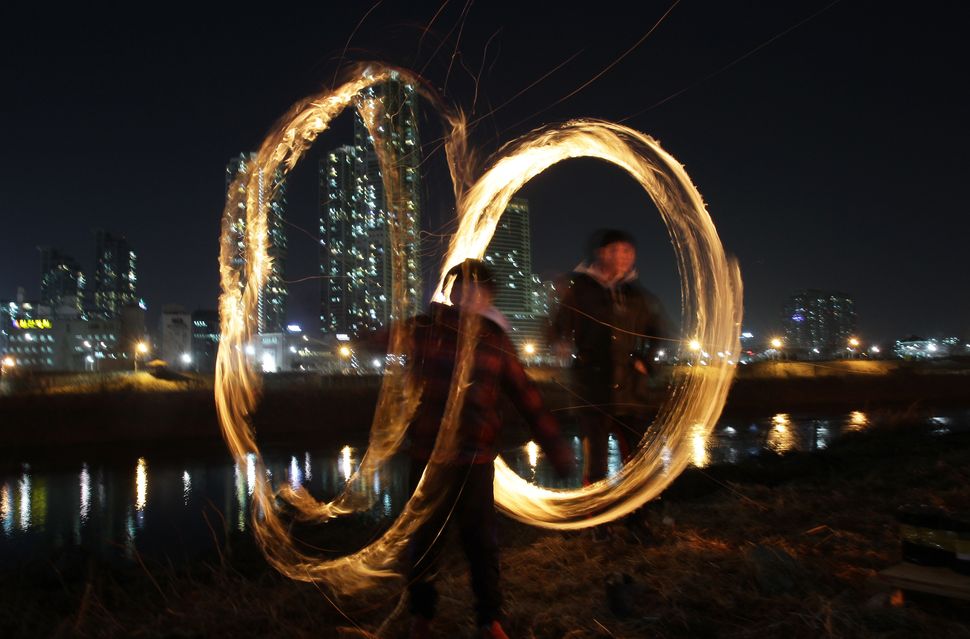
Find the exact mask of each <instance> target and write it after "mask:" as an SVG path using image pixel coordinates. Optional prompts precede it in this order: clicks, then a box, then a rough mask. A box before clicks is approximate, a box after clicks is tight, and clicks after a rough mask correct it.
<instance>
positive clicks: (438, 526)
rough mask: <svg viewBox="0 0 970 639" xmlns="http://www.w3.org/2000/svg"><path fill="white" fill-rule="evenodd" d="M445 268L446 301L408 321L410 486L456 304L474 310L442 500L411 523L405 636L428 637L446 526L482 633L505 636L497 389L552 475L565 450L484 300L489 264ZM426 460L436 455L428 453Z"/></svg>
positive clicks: (488, 292)
mask: <svg viewBox="0 0 970 639" xmlns="http://www.w3.org/2000/svg"><path fill="white" fill-rule="evenodd" d="M449 276H454V277H455V283H454V285H453V287H452V291H451V300H452V302H453V304H454V305H453V306H447V305H445V304H437V303H432V304H431V307H430V309H429V312H428V313H427V314H426V315H422V316H419V317H417V318H415V319H414V320H413V326H412V328H413V339H414V342H413V344H414V373H415V374H416V375H417V376H418V377H417V379H418V380H419V381H420V382H421V383H423V387H424V390H423V393H422V397H421V403H420V405H419V407H418V410H417V413H416V415H415V417H414V419H413V420H412V422H411V425H410V426H409V428H408V436H409V440H410V452H411V457H412V470H411V482H412V484H411V485H412V489H413V488H414V486H415V485H416V484H417V481H418V479H419V478H420V477H421V473H422V472H423V470H424V467H425V465H426V464H427V463H428V462H429V460H431V458H432V457H431V456H432V451H433V449H434V446H435V440H436V438H437V436H438V430H439V427H440V424H441V421H442V417H443V415H444V412H445V405H446V403H447V399H448V394H449V391H450V389H451V386H452V383H453V382H452V373H453V372H454V369H455V359H456V352H457V351H458V348H459V346H460V342H459V329H460V326H461V320H462V314H461V311H464V312H465V313H474V314H476V315H477V318H476V321H475V324H477V335H476V336H475V339H476V346H475V350H474V355H473V358H472V363H471V370H470V373H469V377H468V381H469V382H470V386H469V387H468V389H467V391H466V394H465V400H464V405H463V408H462V411H461V414H460V418H459V420H458V438H457V446H456V448H457V449H456V450H455V451H454V452H453V455H452V457H451V458H450V459H447V460H444V461H443V464H444V466H445V467H446V472H447V473H448V475H447V476H448V477H449V479H450V481H447V482H444V484H445V485H440V486H436V487H435V489H436V490H441V491H443V492H444V493H445V494H444V495H443V502H442V503H441V504H440V505H439V507H438V508H437V509H436V510H435V513H434V514H433V515H432V516H431V517H430V518H429V520H428V521H427V522H425V523H424V524H423V525H422V526H421V527H420V528H419V529H418V530H417V531H416V533H415V534H414V535H413V537H412V539H411V542H410V544H409V548H408V562H409V570H408V575H407V576H408V584H409V586H408V589H409V593H410V610H411V613H412V614H413V615H414V623H413V625H412V637H420V636H427V632H428V627H429V625H430V621H431V619H432V617H433V616H434V613H435V607H436V603H437V592H436V589H435V585H434V573H435V570H436V565H437V563H438V560H439V557H440V555H441V551H442V548H443V543H442V542H443V540H444V534H443V532H444V529H445V528H446V526H447V525H454V526H456V527H457V528H458V532H459V536H460V538H461V545H462V548H463V550H464V553H465V556H466V558H467V559H468V562H469V568H470V573H471V583H472V590H473V591H474V594H475V600H476V616H477V621H478V624H479V626H480V628H481V636H483V637H505V636H506V635H505V633H504V632H503V631H502V628H501V625H500V623H499V613H500V608H501V604H502V598H501V591H500V589H499V562H498V541H497V537H496V521H495V518H496V515H495V505H494V495H493V489H492V483H493V480H494V476H495V470H494V465H493V462H494V461H495V457H496V454H497V452H496V449H495V445H496V439H497V437H498V435H499V433H500V431H501V430H502V420H501V418H500V416H499V413H498V410H497V404H498V400H499V396H500V394H502V393H504V394H505V395H507V396H508V398H509V399H511V401H512V403H513V404H514V405H515V407H516V409H517V410H518V411H519V412H520V413H521V414H522V416H523V417H524V418H525V419H526V421H527V422H528V424H529V425H530V427H531V429H532V432H533V435H534V437H535V439H536V440H537V441H538V443H539V444H540V445H541V446H542V448H543V450H544V451H545V452H546V455H547V456H548V458H549V460H550V462H551V463H552V464H553V466H554V468H555V469H556V471H557V472H558V473H559V474H560V475H563V476H565V475H568V474H569V473H570V471H571V469H572V467H573V464H574V460H573V453H572V449H571V447H570V446H568V445H567V443H566V442H565V440H563V439H562V438H561V437H560V434H559V425H558V423H557V422H556V420H555V418H554V417H553V416H552V414H551V413H550V412H549V411H548V410H547V409H546V408H545V405H544V403H543V401H542V397H541V396H540V394H539V392H538V390H537V389H536V387H535V385H534V384H533V383H532V382H531V380H529V378H528V377H527V375H526V373H525V370H524V369H523V367H522V364H521V363H520V362H519V360H518V357H517V356H516V354H515V353H516V351H515V347H514V346H513V345H512V342H511V341H510V340H509V337H508V335H507V334H506V320H505V318H504V317H503V316H502V315H501V313H500V312H499V311H497V310H496V309H495V308H494V307H493V306H492V298H493V296H494V286H495V284H494V281H493V277H492V274H491V272H490V271H489V269H488V268H487V267H486V266H485V265H484V264H482V263H481V262H479V261H477V260H466V261H465V262H463V263H462V264H460V265H458V266H456V267H454V268H453V269H451V271H449ZM434 461H435V462H437V461H439V460H438V459H437V457H435V459H434Z"/></svg>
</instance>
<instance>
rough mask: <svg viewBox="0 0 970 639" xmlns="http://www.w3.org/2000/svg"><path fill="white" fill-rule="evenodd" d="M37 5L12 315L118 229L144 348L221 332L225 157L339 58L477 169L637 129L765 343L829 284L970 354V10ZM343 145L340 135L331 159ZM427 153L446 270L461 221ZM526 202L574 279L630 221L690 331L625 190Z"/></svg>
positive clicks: (554, 268)
mask: <svg viewBox="0 0 970 639" xmlns="http://www.w3.org/2000/svg"><path fill="white" fill-rule="evenodd" d="M16 4H18V5H25V4H27V3H16ZM338 4H339V5H340V6H339V7H338V8H336V9H332V7H334V6H338ZM629 4H630V5H631V6H633V5H634V3H629ZM37 6H38V7H39V8H37V9H27V8H24V7H23V6H19V7H17V8H14V9H11V8H9V7H8V8H5V9H4V16H3V19H2V26H0V34H2V37H0V51H2V56H0V78H2V84H3V94H2V100H0V113H2V120H0V125H2V129H0V130H2V146H0V216H2V221H3V230H2V231H0V266H2V268H0V299H9V298H12V297H13V296H14V294H15V291H16V287H17V286H24V287H25V288H26V289H27V293H28V296H29V297H36V296H37V295H38V294H39V280H40V274H39V271H40V258H39V254H38V252H37V248H36V247H37V246H38V245H44V244H47V245H52V246H55V247H58V248H61V249H62V250H64V251H66V252H67V253H69V254H71V255H73V256H74V257H75V258H77V259H78V260H80V261H81V263H82V266H83V267H84V269H85V271H86V273H87V274H88V275H89V277H90V274H91V273H92V272H93V259H94V233H93V230H94V229H95V228H99V227H101V228H105V229H108V230H110V231H113V232H116V233H121V234H124V235H126V236H127V237H128V239H129V240H130V242H131V244H132V246H133V247H134V249H135V250H136V252H137V253H138V256H139V273H138V274H139V280H140V281H139V284H140V291H139V293H140V295H141V296H142V297H144V298H145V300H146V302H147V303H148V305H149V308H150V310H151V314H150V316H149V319H150V322H151V324H150V327H151V328H154V327H155V326H156V323H155V322H156V321H157V319H156V318H157V313H158V311H159V310H160V308H161V306H162V305H164V304H169V303H177V304H181V305H183V306H185V307H187V308H189V309H190V310H192V309H196V308H211V309H214V308H215V307H216V298H217V296H218V274H217V264H216V257H217V253H218V232H219V219H220V215H221V211H222V206H223V200H224V195H225V167H226V163H227V161H228V160H229V158H230V157H231V156H233V155H235V154H237V153H239V152H241V151H245V150H250V149H255V148H256V147H258V146H259V143H260V141H261V139H262V137H263V135H264V134H265V133H266V132H267V130H268V129H269V128H270V126H271V125H272V124H273V122H274V121H275V120H276V119H277V118H278V117H279V116H280V115H282V114H283V113H284V112H285V110H286V109H287V108H288V107H289V106H290V105H291V104H292V103H293V102H295V101H296V100H298V99H300V98H302V97H304V96H306V95H308V94H311V93H315V92H317V91H319V90H321V88H324V87H328V86H330V84H331V82H332V80H333V78H334V75H335V72H336V71H338V69H339V68H340V67H341V64H342V63H343V64H346V63H347V62H353V61H360V60H368V59H382V60H384V61H387V62H390V63H393V64H397V65H401V66H406V67H410V68H414V69H417V70H421V69H424V74H425V76H426V77H427V78H429V80H431V81H432V82H433V83H434V84H435V85H436V86H437V87H438V88H439V89H442V90H443V91H444V93H445V95H446V96H447V98H448V99H449V100H451V101H452V102H453V103H455V104H458V105H459V106H461V107H463V108H464V109H465V110H466V111H468V112H469V113H472V114H473V116H474V117H479V116H486V117H484V118H483V119H482V120H481V122H480V123H479V124H478V125H477V127H476V128H475V130H474V131H473V134H472V139H473V142H474V143H475V144H476V145H477V146H478V147H479V148H480V149H481V150H482V151H483V153H486V154H487V153H490V152H492V151H494V150H495V149H497V148H498V146H499V145H500V144H502V143H504V142H507V141H509V140H511V139H513V138H514V137H515V136H517V135H521V134H523V133H525V132H527V131H528V130H530V129H532V128H534V127H537V126H540V125H543V124H545V123H550V122H555V121H559V120H565V119H569V118H574V117H599V118H605V119H610V120H622V119H625V118H626V120H625V122H626V124H628V125H630V126H633V127H634V128H637V129H639V130H641V131H644V132H646V133H648V134H650V135H652V136H654V137H656V138H657V139H659V140H660V141H661V143H662V144H663V146H664V148H665V149H667V150H668V151H669V152H671V153H672V154H673V155H674V156H675V157H676V158H678V159H679V160H680V161H681V162H682V163H684V164H685V166H686V168H687V171H688V173H689V174H690V175H691V177H692V179H693V180H694V183H695V184H696V185H697V187H698V189H699V190H700V192H701V193H702V194H703V195H704V197H705V200H706V201H707V203H708V207H709V210H710V212H711V214H712V216H713V217H714V220H715V223H716V224H717V226H718V229H719V232H720V234H721V238H722V241H723V242H724V245H725V247H726V249H727V250H728V251H729V252H730V253H733V254H734V255H736V256H737V258H738V259H739V261H740V264H741V269H742V276H743V278H744V284H745V326H746V328H747V329H748V330H752V331H754V332H756V333H761V334H766V333H770V332H774V331H777V330H778V329H779V327H780V313H781V307H782V305H783V304H784V302H785V299H786V297H787V296H789V295H791V294H792V293H793V292H795V291H796V290H799V289H803V288H823V289H834V290H840V291H844V292H845V293H848V294H849V295H850V296H852V297H853V298H855V300H856V303H857V311H858V315H859V332H860V334H861V335H862V336H863V337H864V338H865V339H878V340H882V339H889V338H896V337H901V336H904V335H909V334H914V333H915V334H918V335H921V336H926V337H930V336H945V335H968V334H970V295H968V290H970V268H968V266H967V254H968V252H970V216H968V215H967V213H968V211H967V204H966V197H965V195H964V193H963V189H964V185H965V184H966V175H967V169H968V168H970V167H968V161H967V149H968V148H970V134H968V131H970V127H968V124H967V116H968V109H967V104H968V97H970V95H968V93H970V90H968V81H967V78H968V77H970V73H968V60H970V56H968V55H967V51H966V44H965V38H966V36H965V29H966V26H965V25H966V24H967V20H968V18H970V12H968V10H967V9H966V8H964V7H965V3H960V2H956V1H954V2H930V3H919V4H909V5H904V4H902V3H884V2H877V1H872V2H860V1H854V0H842V1H841V2H834V3H831V2H829V1H828V0H826V1H822V0H813V1H810V2H776V1H766V2H731V3H727V2H700V1H696V0H695V1H693V2H692V1H690V0H684V1H683V2H680V3H678V4H675V6H673V8H672V9H671V3H670V2H642V3H636V4H635V6H637V7H638V8H637V9H636V10H635V11H634V12H631V11H630V10H629V8H628V7H627V3H611V2H605V1H598V2H592V3H583V5H582V6H584V7H586V8H585V9H583V10H581V9H578V8H577V9H574V8H566V9H562V8H560V7H561V6H562V3H538V2H536V3H527V2H514V3H499V2H482V1H480V2H478V3H471V2H469V3H467V4H466V3H465V2H462V1H460V0H452V1H451V2H445V4H444V5H442V4H440V3H418V2H397V3H391V2H384V3H377V4H376V5H372V4H370V3H360V4H358V3H355V2H345V3H342V4H340V3H331V2H317V3H310V4H308V6H307V7H300V6H296V7H290V8H284V5H283V4H282V3H277V4H264V5H260V8H259V9H258V10H256V9H252V8H245V7H243V6H242V5H241V4H239V3H228V4H225V5H224V6H222V7H220V8H216V7H212V8H205V9H200V8H199V7H198V6H193V7H192V8H191V9H189V8H186V9H184V10H174V9H170V8H169V7H168V5H162V4H159V5H157V8H156V9H154V10H153V11H152V12H150V13H148V14H147V15H146V13H145V11H146V10H145V8H138V9H135V8H133V6H132V5H119V6H117V7H114V8H108V7H105V8H100V7H99V8H97V9H89V8H84V9H82V8H80V7H73V8H68V9H66V10H65V9H56V10H55V9H54V8H53V6H52V5H51V6H49V5H43V4H39V5H37ZM890 6H892V7H897V6H898V7H901V8H892V9H890V8H889V7H890ZM902 7H906V8H902ZM439 9H440V12H439ZM668 9H670V12H669V15H668V16H667V17H666V19H665V20H663V21H662V23H661V24H660V25H659V26H657V28H656V29H655V30H654V32H653V33H652V34H651V35H650V36H649V37H647V38H646V39H645V40H644V41H643V42H642V43H641V44H640V45H639V46H638V47H636V48H635V49H634V50H633V51H632V52H630V53H629V55H627V56H626V57H624V58H623V59H622V60H619V61H618V62H617V63H616V64H615V66H613V67H612V68H611V69H610V70H609V71H608V72H606V73H605V74H604V75H602V77H600V78H598V79H597V80H595V81H594V82H592V83H591V84H589V85H588V86H585V88H582V89H581V90H579V91H578V92H576V93H575V95H572V96H570V97H568V98H566V96H569V95H570V94H571V93H573V92H574V91H576V90H577V89H580V87H582V86H583V85H584V84H586V83H587V82H589V81H590V80H591V79H593V78H594V77H595V76H596V75H597V74H599V73H600V72H601V71H603V70H604V69H605V68H606V67H607V66H608V65H610V64H611V63H613V62H616V61H617V60H618V58H620V56H623V55H624V53H625V52H627V51H628V50H629V49H630V48H631V47H633V45H634V44H635V43H637V41H638V40H640V39H641V38H642V37H643V36H644V35H645V34H646V33H647V32H648V31H649V30H650V28H651V26H653V25H654V24H655V23H656V22H657V21H658V20H660V19H661V16H663V15H664V13H665V12H667V11H668ZM368 12H369V13H368ZM436 13H437V14H438V15H437V18H436V19H435V20H434V21H433V23H432V18H433V17H434V16H435V15H436ZM365 14H367V15H366V18H365ZM362 18H363V22H362V23H361V20H362ZM358 23H360V24H359V28H357V29H356V33H353V32H354V31H355V27H358ZM429 25H430V28H429ZM352 33H353V37H352V38H351V37H350V36H351V34H352ZM348 38H350V39H349V46H348ZM456 47H457V48H456ZM759 47H760V48H759ZM345 48H346V52H345ZM456 51H457V53H455V52H456ZM560 65H561V66H560ZM557 67H559V68H558V69H557ZM449 69H450V73H449ZM554 69H557V70H555V71H553V70H554ZM550 72H552V73H550ZM546 74H549V75H548V77H546V78H545V79H544V80H542V81H541V82H539V83H538V84H536V86H534V87H533V88H531V89H529V90H528V91H525V92H524V93H522V95H521V96H519V97H517V98H515V99H514V100H512V101H511V102H509V103H508V104H507V105H506V106H504V107H503V108H501V109H499V110H498V111H496V112H494V113H490V111H491V110H492V109H493V108H494V107H497V106H499V105H502V104H504V103H506V102H507V101H508V100H510V99H511V98H513V96H515V95H516V94H518V93H519V92H521V91H522V90H523V89H525V88H526V87H528V86H529V85H530V84H532V83H534V82H536V81H537V80H539V79H540V78H542V77H543V76H544V75H546ZM476 76H477V78H478V81H477V82H476V81H475V79H474V78H475V77H476ZM446 81H447V84H446ZM476 92H477V101H476ZM562 98H566V99H562ZM428 111H429V109H425V112H424V115H423V119H422V125H423V127H425V125H426V128H422V137H423V138H424V140H425V141H428V142H430V141H431V140H432V139H433V138H434V137H435V136H436V131H435V124H434V118H433V117H432V116H431V114H430V113H428ZM349 131H350V119H349V114H345V115H344V116H343V117H342V118H341V122H338V123H337V125H336V126H335V128H334V130H333V131H331V132H328V133H327V134H325V135H324V136H323V137H322V138H321V139H320V141H319V142H318V144H317V146H316V147H315V153H316V154H317V155H319V154H320V153H322V152H324V151H326V150H327V149H329V148H332V147H334V146H337V145H340V144H344V143H347V142H349ZM434 148H435V145H433V144H428V145H427V146H426V149H425V151H426V152H427V153H428V161H427V163H426V165H425V166H426V171H427V173H426V175H425V180H424V194H423V197H424V199H425V207H424V211H423V214H424V222H423V226H424V228H425V230H427V231H429V235H428V240H427V246H426V247H425V248H426V250H427V254H428V256H429V258H428V259H429V263H430V260H431V259H433V255H434V254H435V253H436V252H437V249H438V248H439V245H440V242H441V240H440V239H439V238H438V234H441V233H446V232H448V231H449V230H450V229H451V228H453V225H451V224H450V223H449V220H450V218H451V216H452V214H453V207H454V202H453V198H452V196H451V188H450V185H449V183H448V180H447V174H446V173H445V169H444V165H443V158H442V154H441V152H440V151H435V152H434V153H433V154H432V153H431V152H432V151H433V149H434ZM315 169H316V158H315V156H313V155H311V157H309V158H307V160H306V161H305V162H304V164H303V165H301V166H300V167H299V168H298V170H297V171H296V173H295V174H294V175H293V179H292V180H291V182H290V185H289V188H290V193H289V208H288V216H289V220H290V221H291V222H292V223H293V224H294V225H297V226H299V227H302V228H303V229H306V230H307V231H308V232H309V235H308V234H306V233H304V232H303V231H301V230H299V229H298V228H295V227H290V228H289V242H290V258H289V261H288V263H287V272H286V276H287V279H290V280H297V279H301V278H306V277H310V276H313V275H315V274H316V268H317V267H316V250H317V247H316V242H315V228H316V226H317V215H318V209H317V198H318V194H317V183H316V177H315ZM523 195H525V196H527V197H528V198H529V199H530V204H531V208H532V216H533V238H534V239H533V245H534V267H535V270H536V271H537V272H539V273H540V274H542V275H543V276H544V277H552V276H554V275H556V274H558V273H562V272H564V271H568V270H569V269H571V268H572V267H573V266H574V265H575V264H576V263H577V262H578V261H579V259H580V258H581V257H582V253H583V249H584V243H585V238H586V236H587V235H588V234H589V233H590V232H591V231H593V230H594V229H596V228H598V227H603V226H621V227H624V228H627V229H629V230H631V231H632V232H633V233H634V234H635V235H636V236H637V237H638V239H639V249H640V260H639V262H640V270H641V275H642V278H643V280H644V283H645V284H646V285H647V286H648V287H649V288H652V289H654V290H655V291H656V292H657V293H659V294H660V295H661V297H662V299H664V301H665V302H666V304H667V305H668V308H669V309H670V310H671V313H672V314H674V315H676V309H677V307H678V306H679V299H678V292H677V291H678V284H677V275H676V271H675V266H674V260H673V254H672V249H671V247H670V244H669V241H668V240H667V238H666V234H665V232H664V229H663V227H662V224H661V222H660V220H659V217H658V215H657V213H656V210H655V208H654V207H653V206H652V204H651V203H650V201H649V198H648V197H647V196H646V194H644V193H643V191H642V190H641V189H640V188H639V187H638V186H637V185H636V184H635V183H634V182H633V181H632V179H630V178H628V177H627V176H626V175H624V174H623V173H622V172H620V171H619V170H618V169H614V168H612V167H610V166H607V165H604V164H601V163H598V162H594V161H583V160H576V161H572V162H568V163H565V164H562V165H559V166H557V167H554V168H553V169H551V170H550V171H549V172H547V173H546V174H544V175H542V176H540V177H538V178H537V179H536V180H534V181H533V182H532V183H531V184H529V185H528V186H527V187H526V188H525V189H524V191H523ZM317 291H318V282H317V281H316V280H313V279H310V280H308V281H305V282H301V283H296V284H293V286H292V287H291V309H290V315H291V317H290V319H291V321H296V322H299V323H302V324H304V326H306V327H311V328H312V327H315V326H316V315H317V297H318V292H317Z"/></svg>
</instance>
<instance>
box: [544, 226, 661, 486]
mask: <svg viewBox="0 0 970 639" xmlns="http://www.w3.org/2000/svg"><path fill="white" fill-rule="evenodd" d="M635 262H636V244H635V241H634V239H633V236H631V235H630V234H629V233H626V232H624V231H619V230H608V231H604V232H603V233H602V235H601V236H600V239H599V242H598V243H597V245H596V248H595V257H594V259H593V261H592V263H589V264H585V263H584V264H581V265H580V266H579V267H577V268H576V270H575V271H573V272H572V273H571V274H570V275H569V276H568V279H567V281H566V282H565V286H564V287H562V293H561V295H560V302H559V310H558V312H557V314H556V316H555V317H554V318H553V321H552V330H553V336H552V341H553V342H558V343H559V345H560V346H559V348H560V350H561V351H562V352H568V351H569V350H572V347H574V350H575V359H574V360H573V372H574V380H575V386H576V388H575V392H576V394H577V395H580V396H581V397H582V399H583V400H584V401H586V402H588V403H589V404H590V406H588V407H587V408H585V409H584V410H581V411H580V413H579V416H580V426H581V432H582V437H583V453H584V469H583V480H584V481H585V482H586V483H592V482H595V481H598V480H600V479H603V478H605V477H606V475H607V472H608V467H607V457H608V441H609V436H610V434H613V435H614V436H615V437H616V438H617V440H618V442H619V444H620V447H621V450H622V451H623V454H624V457H626V456H628V455H629V454H630V453H631V451H632V450H633V447H634V446H635V445H636V444H637V441H638V439H639V436H640V435H641V434H642V431H641V430H639V429H637V428H635V427H634V426H633V425H632V424H634V422H635V421H637V420H636V419H635V418H636V417H637V416H638V415H639V416H641V417H642V414H643V412H644V409H645V408H648V407H646V406H645V405H644V394H645V392H644V391H645V389H646V388H647V386H648V384H649V381H650V375H651V373H653V372H655V366H654V359H655V357H656V354H657V352H658V351H659V350H661V349H662V348H663V344H664V341H665V340H666V339H669V338H670V336H671V335H670V333H671V331H670V323H669V321H668V320H667V316H666V313H665V312H664V309H663V306H662V304H661V303H660V300H659V299H658V298H657V297H656V296H655V295H653V294H652V293H650V292H649V291H647V290H646V289H644V288H643V287H642V286H641V285H640V283H639V281H638V279H637V272H636V269H635V268H634V264H635Z"/></svg>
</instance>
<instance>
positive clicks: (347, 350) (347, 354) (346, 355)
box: [337, 346, 353, 359]
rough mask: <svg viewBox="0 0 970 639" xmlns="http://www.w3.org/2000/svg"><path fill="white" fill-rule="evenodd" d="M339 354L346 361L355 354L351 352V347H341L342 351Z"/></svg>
mask: <svg viewBox="0 0 970 639" xmlns="http://www.w3.org/2000/svg"><path fill="white" fill-rule="evenodd" d="M337 352H338V353H339V354H340V356H341V357H343V358H344V359H347V358H349V357H350V355H351V354H352V353H353V351H351V350H350V347H349V346H341V347H340V349H339V350H338V351H337Z"/></svg>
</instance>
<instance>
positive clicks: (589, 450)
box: [579, 411, 639, 484]
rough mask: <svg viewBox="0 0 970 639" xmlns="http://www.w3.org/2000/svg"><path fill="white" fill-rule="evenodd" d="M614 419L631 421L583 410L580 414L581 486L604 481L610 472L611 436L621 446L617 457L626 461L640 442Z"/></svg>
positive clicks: (625, 420)
mask: <svg viewBox="0 0 970 639" xmlns="http://www.w3.org/2000/svg"><path fill="white" fill-rule="evenodd" d="M616 420H619V421H620V422H623V423H624V424H627V423H629V422H632V421H633V420H632V419H631V418H629V417H626V416H624V417H617V418H616V419H614V418H613V417H612V416H610V415H606V414H603V413H600V412H593V411H583V412H582V413H581V414H580V421H579V427H580V434H581V435H582V438H583V484H592V483H593V482H596V481H599V480H601V479H604V478H605V477H606V475H607V472H608V471H609V456H610V447H609V440H610V435H613V436H614V437H616V440H617V443H618V444H619V446H620V458H621V459H622V460H623V461H626V460H627V458H628V457H629V456H630V455H631V454H632V452H633V450H634V447H635V446H636V444H637V442H639V437H637V435H636V433H631V432H628V431H627V428H626V427H624V426H623V425H621V424H620V423H618V422H617V421H616Z"/></svg>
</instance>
